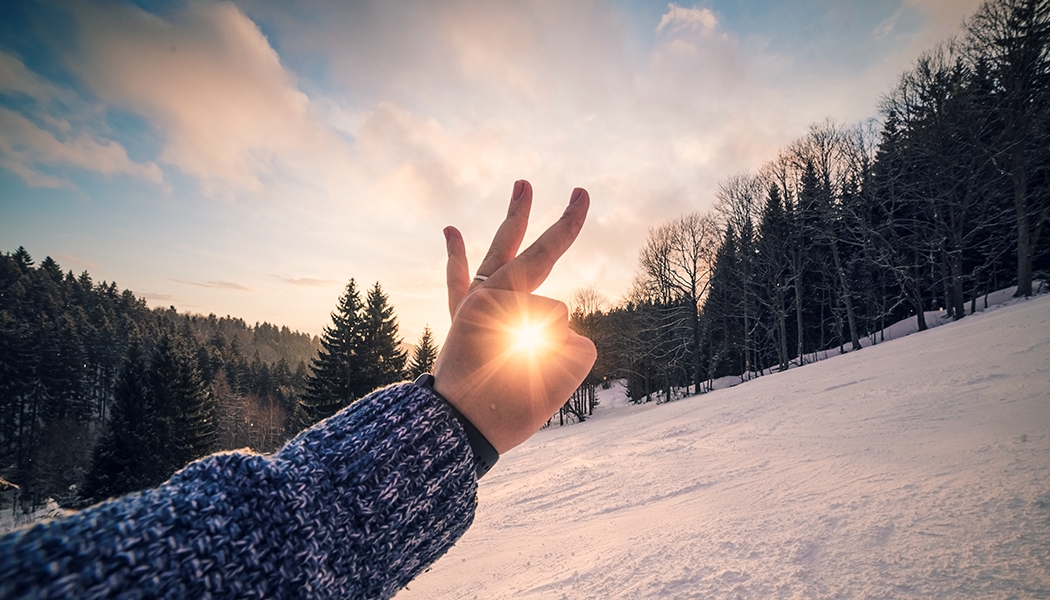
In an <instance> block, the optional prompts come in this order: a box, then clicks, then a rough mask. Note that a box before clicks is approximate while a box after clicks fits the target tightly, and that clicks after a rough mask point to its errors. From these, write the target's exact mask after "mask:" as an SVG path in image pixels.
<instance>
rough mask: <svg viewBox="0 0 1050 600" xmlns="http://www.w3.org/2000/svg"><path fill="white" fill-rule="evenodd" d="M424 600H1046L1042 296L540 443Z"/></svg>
mask: <svg viewBox="0 0 1050 600" xmlns="http://www.w3.org/2000/svg"><path fill="white" fill-rule="evenodd" d="M478 496H479V500H480V506H479V509H478V513H477V517H476V520H475V523H474V526H473V527H472V528H471V529H470V531H468V532H467V534H466V535H465V536H464V537H463V538H462V539H461V540H460V542H459V543H458V544H457V545H456V547H454V548H453V549H452V550H451V551H450V552H449V553H448V554H447V555H446V556H445V557H444V558H442V559H441V560H440V561H438V563H437V564H435V565H434V567H433V568H432V569H431V571H430V572H428V573H426V574H424V575H422V576H421V577H419V578H418V579H417V580H416V581H415V582H413V583H412V584H410V585H409V589H408V590H405V591H403V592H402V593H401V594H399V595H398V596H397V600H412V599H415V598H475V597H476V598H482V599H488V598H707V597H716V598H817V597H834V598H1050V296H1042V297H1038V298H1035V299H1032V300H1027V301H1020V302H1017V303H1015V304H1013V305H1011V306H1007V307H1003V308H999V309H993V310H989V311H986V312H983V313H979V314H977V315H973V316H970V317H967V318H966V319H963V320H962V321H960V322H958V323H950V324H947V325H944V326H941V327H938V328H936V329H933V330H930V331H928V332H924V333H922V334H918V335H912V336H908V337H905V338H902V339H898V340H894V341H892V342H888V343H885V344H881V345H878V346H875V347H871V348H866V349H864V350H863V351H860V352H853V353H848V354H846V355H843V356H838V357H834V358H831V359H829V360H826V361H823V362H819V363H816V364H813V365H809V366H806V367H804V368H800V369H792V370H789V371H787V372H785V373H779V374H775V375H770V376H766V377H761V378H758V379H756V380H754V381H751V382H748V383H746V384H742V385H739V386H737V387H734V388H731V389H725V390H719V391H716V392H712V393H710V394H706V395H703V396H698V397H694V398H689V399H686V400H682V401H679V402H674V403H670V404H664V405H653V404H649V405H644V406H625V405H622V404H621V405H619V406H615V407H612V408H610V407H608V406H606V407H604V410H600V412H599V414H596V418H594V419H593V420H590V421H588V422H586V423H583V424H580V425H574V426H571V427H563V428H554V429H551V430H546V431H542V432H540V433H539V434H537V435H536V436H535V437H533V438H532V439H531V440H530V441H529V442H527V443H526V444H525V445H523V446H521V447H520V448H517V449H515V450H514V451H512V452H511V453H509V454H508V455H507V456H504V457H503V458H502V459H501V460H500V463H499V464H498V465H497V466H496V468H495V469H494V470H493V471H492V472H491V473H490V474H489V475H488V476H486V477H485V479H483V480H482V481H481V484H480V490H479V493H478Z"/></svg>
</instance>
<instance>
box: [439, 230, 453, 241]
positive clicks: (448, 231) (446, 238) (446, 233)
mask: <svg viewBox="0 0 1050 600" xmlns="http://www.w3.org/2000/svg"><path fill="white" fill-rule="evenodd" d="M451 230H452V228H451V227H446V228H444V229H442V230H441V233H443V234H445V242H446V243H447V242H448V236H449V235H451V233H450V231H451Z"/></svg>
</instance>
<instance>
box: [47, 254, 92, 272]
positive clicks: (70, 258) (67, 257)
mask: <svg viewBox="0 0 1050 600" xmlns="http://www.w3.org/2000/svg"><path fill="white" fill-rule="evenodd" d="M56 256H57V257H58V259H59V260H61V261H62V262H64V263H73V264H74V265H80V266H82V267H88V268H90V269H97V268H98V265H96V264H95V263H93V262H91V261H90V260H87V259H83V258H80V257H79V256H74V255H72V254H57V255H56Z"/></svg>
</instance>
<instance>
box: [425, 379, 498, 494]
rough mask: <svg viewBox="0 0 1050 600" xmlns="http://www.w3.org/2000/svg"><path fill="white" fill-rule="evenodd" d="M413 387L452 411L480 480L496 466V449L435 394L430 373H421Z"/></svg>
mask: <svg viewBox="0 0 1050 600" xmlns="http://www.w3.org/2000/svg"><path fill="white" fill-rule="evenodd" d="M415 385H417V386H419V387H421V388H424V389H427V390H430V392H431V393H432V394H434V395H435V396H437V397H438V398H441V399H442V400H443V401H444V402H445V404H447V405H448V408H449V410H451V411H452V415H453V416H454V417H456V420H457V421H459V423H460V425H462V426H463V430H464V431H465V432H467V441H468V442H470V449H471V451H473V453H474V473H475V474H476V475H477V478H478V479H481V477H482V476H483V475H484V474H485V473H488V472H489V469H491V468H492V467H493V465H495V464H496V461H497V460H499V452H496V448H495V447H493V445H492V444H491V443H489V441H488V439H487V438H486V437H485V435H484V434H483V433H481V432H480V431H478V428H477V427H474V424H473V423H471V422H470V419H468V418H466V417H464V416H463V413H461V412H459V411H458V410H456V407H455V406H452V403H451V402H449V401H448V400H446V399H445V398H444V397H443V396H442V395H441V394H439V393H437V390H435V389H434V376H433V375H431V374H430V373H423V374H422V375H420V376H419V377H418V378H417V379H416V381H415Z"/></svg>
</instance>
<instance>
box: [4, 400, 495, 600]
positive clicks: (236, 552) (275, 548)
mask: <svg viewBox="0 0 1050 600" xmlns="http://www.w3.org/2000/svg"><path fill="white" fill-rule="evenodd" d="M476 492H477V482H476V480H475V477H474V463H473V458H472V455H471V453H470V448H469V446H468V444H467V440H466V437H465V434H464V433H463V429H462V427H461V426H460V425H459V423H458V422H457V421H455V419H454V418H453V417H452V413H451V411H450V410H449V407H448V406H447V405H446V404H445V402H444V401H442V400H441V399H439V398H438V397H437V396H436V395H435V394H434V393H433V392H430V391H428V390H424V389H421V388H418V387H416V386H413V385H410V384H401V385H397V386H392V387H389V388H386V389H384V390H380V391H377V392H375V393H373V394H371V395H370V396H368V397H367V398H365V399H363V400H361V401H360V402H357V403H355V404H354V405H352V406H351V407H349V408H347V409H345V410H343V411H342V412H340V413H338V414H336V415H335V416H333V417H331V418H330V419H328V420H326V421H323V422H321V423H319V424H318V425H316V426H315V427H313V428H311V429H309V430H307V431H305V432H303V433H302V434H300V435H299V436H298V437H296V438H295V439H294V440H292V441H291V442H289V443H288V445H286V446H285V447H284V448H283V449H282V450H280V451H279V452H278V453H277V454H275V455H273V456H272V457H265V456H259V455H254V454H246V453H241V452H234V453H227V454H217V455H214V456H210V457H208V458H205V459H202V460H199V461H197V462H195V463H192V464H190V465H189V466H187V467H186V468H185V469H183V470H181V471H179V472H178V473H176V474H175V475H174V476H173V477H172V478H171V479H170V480H169V481H168V482H166V483H165V484H163V485H161V486H160V487H159V488H157V489H154V490H148V491H145V492H141V493H137V494H131V495H129V496H126V497H124V498H121V499H119V500H111V501H108V502H105V503H103V504H99V505H97V506H94V507H91V508H89V509H86V510H84V511H82V512H79V513H77V514H74V515H71V516H69V517H66V518H64V519H59V520H56V521H52V522H50V523H46V524H38V525H36V526H34V527H31V528H29V529H25V530H22V531H17V532H14V533H11V534H9V535H7V536H5V537H4V538H2V539H0V597H2V598H18V597H34V598H38V597H67V598H91V597H99V598H102V597H105V598H108V597H113V596H116V595H118V594H120V593H121V592H124V591H129V590H135V591H137V592H139V593H141V594H142V595H144V596H147V597H150V596H169V597H178V598H198V597H204V596H205V595H211V596H214V597H238V598H279V597H339V598H379V597H389V596H392V595H393V594H394V593H395V592H396V591H397V590H398V589H400V588H401V587H403V586H404V585H405V584H406V583H408V582H409V581H411V579H412V578H413V577H414V576H415V575H416V574H418V573H419V572H420V571H422V570H423V569H424V568H426V567H427V566H428V565H430V564H431V563H432V562H434V561H435V560H437V558H438V557H440V556H441V555H442V554H444V553H445V551H447V550H448V548H450V547H451V546H452V544H453V543H454V542H455V541H456V540H457V539H459V537H460V536H461V535H462V534H463V532H465V531H466V530H467V528H468V527H469V526H470V523H471V522H472V521H473V517H474V509H475V506H476Z"/></svg>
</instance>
